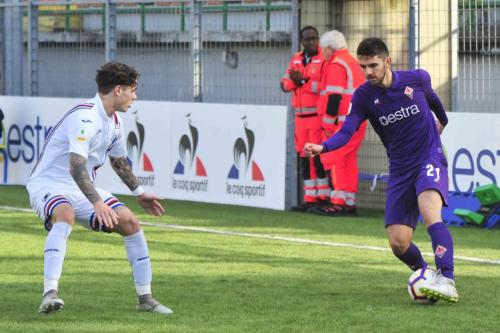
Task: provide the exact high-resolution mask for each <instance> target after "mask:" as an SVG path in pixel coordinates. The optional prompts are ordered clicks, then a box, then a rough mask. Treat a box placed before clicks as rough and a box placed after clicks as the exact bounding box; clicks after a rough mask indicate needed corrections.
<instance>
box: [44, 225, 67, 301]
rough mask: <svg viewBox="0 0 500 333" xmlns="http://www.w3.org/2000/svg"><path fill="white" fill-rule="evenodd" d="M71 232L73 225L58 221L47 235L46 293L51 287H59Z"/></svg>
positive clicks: (45, 255) (45, 256) (45, 261)
mask: <svg viewBox="0 0 500 333" xmlns="http://www.w3.org/2000/svg"><path fill="white" fill-rule="evenodd" d="M70 233H71V226H70V225H69V224H67V223H64V222H56V223H54V225H53V226H52V229H51V230H50V232H49V234H48V235H47V239H46V240H45V248H44V269H43V276H44V283H43V293H44V294H45V293H46V292H47V291H49V290H51V289H55V290H57V288H58V284H59V278H60V277H61V272H62V267H63V263H64V256H65V255H66V241H67V239H68V237H69V234H70Z"/></svg>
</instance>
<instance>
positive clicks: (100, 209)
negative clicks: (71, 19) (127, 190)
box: [94, 200, 118, 229]
mask: <svg viewBox="0 0 500 333" xmlns="http://www.w3.org/2000/svg"><path fill="white" fill-rule="evenodd" d="M94 211H95V216H96V218H97V221H99V222H101V223H102V224H104V225H105V226H106V228H109V229H113V227H114V225H115V224H118V214H116V212H115V211H114V210H113V209H112V208H111V207H109V206H108V205H106V204H105V203H104V201H102V200H101V201H97V202H96V203H95V204H94Z"/></svg>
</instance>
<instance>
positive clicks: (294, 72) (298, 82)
mask: <svg viewBox="0 0 500 333" xmlns="http://www.w3.org/2000/svg"><path fill="white" fill-rule="evenodd" d="M300 41H301V43H302V46H303V48H304V50H303V51H301V52H297V53H296V54H294V55H293V57H292V59H291V60H290V63H289V65H288V68H287V70H286V73H285V76H284V77H283V78H282V79H281V90H283V91H284V92H287V93H288V92H290V93H292V101H291V103H292V109H293V111H294V113H295V149H296V151H297V153H299V154H300V161H301V165H302V176H303V178H304V205H303V206H301V207H300V209H301V210H304V211H309V210H311V209H312V208H314V205H315V204H316V203H318V202H326V201H327V200H328V195H329V191H330V190H329V187H328V178H327V177H326V174H325V170H324V169H323V165H322V164H321V160H320V158H319V156H316V157H314V158H308V157H304V154H303V150H302V148H303V147H304V144H305V143H306V142H316V143H320V142H321V141H322V138H321V123H320V119H319V118H318V115H317V103H318V99H319V91H320V89H319V84H320V75H321V71H322V67H323V65H324V63H325V59H324V58H323V56H322V54H321V51H320V50H319V47H318V46H319V43H318V42H319V35H318V30H317V29H316V28H315V27H313V26H305V27H304V28H302V29H301V30H300Z"/></svg>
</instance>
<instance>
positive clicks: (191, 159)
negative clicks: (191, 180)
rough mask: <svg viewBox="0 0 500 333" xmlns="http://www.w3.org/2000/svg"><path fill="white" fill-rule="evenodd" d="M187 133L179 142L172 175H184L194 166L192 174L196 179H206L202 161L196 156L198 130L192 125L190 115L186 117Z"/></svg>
mask: <svg viewBox="0 0 500 333" xmlns="http://www.w3.org/2000/svg"><path fill="white" fill-rule="evenodd" d="M186 118H187V119H188V126H189V133H188V134H183V135H182V136H181V138H180V140H179V160H178V161H177V164H176V165H175V169H174V174H176V175H185V174H186V172H187V170H191V169H192V168H193V166H195V170H194V173H195V175H196V176H198V177H207V172H206V170H205V166H204V165H203V162H202V160H201V159H200V157H199V156H197V155H196V150H197V148H198V139H199V136H198V129H197V128H196V127H194V126H193V125H192V121H191V113H188V114H187V115H186Z"/></svg>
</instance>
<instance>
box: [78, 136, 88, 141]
mask: <svg viewBox="0 0 500 333" xmlns="http://www.w3.org/2000/svg"><path fill="white" fill-rule="evenodd" d="M76 139H77V140H78V141H81V142H85V141H87V138H86V137H83V136H77V137H76Z"/></svg>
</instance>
